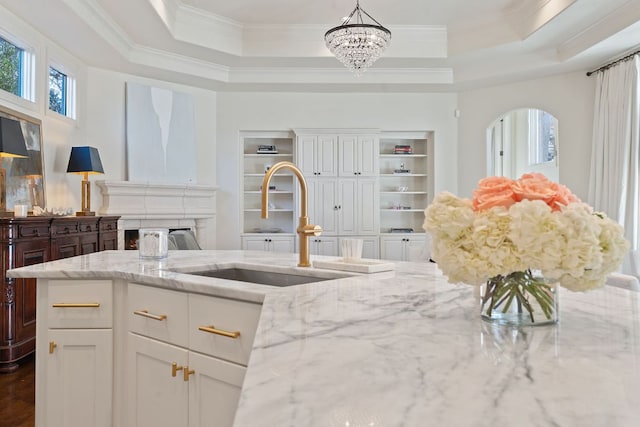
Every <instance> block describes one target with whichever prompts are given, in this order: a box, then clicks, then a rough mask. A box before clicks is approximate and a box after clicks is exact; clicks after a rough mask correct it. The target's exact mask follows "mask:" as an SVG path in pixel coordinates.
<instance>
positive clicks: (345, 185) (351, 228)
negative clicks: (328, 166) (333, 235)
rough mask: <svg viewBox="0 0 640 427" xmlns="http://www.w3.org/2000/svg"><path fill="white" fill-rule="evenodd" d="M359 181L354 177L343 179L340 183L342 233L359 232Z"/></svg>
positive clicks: (339, 211)
mask: <svg viewBox="0 0 640 427" xmlns="http://www.w3.org/2000/svg"><path fill="white" fill-rule="evenodd" d="M357 185H358V182H357V180H356V179H355V178H353V179H341V180H340V182H339V183H338V187H339V190H338V224H339V230H338V233H340V234H356V233H357V232H358V190H357Z"/></svg>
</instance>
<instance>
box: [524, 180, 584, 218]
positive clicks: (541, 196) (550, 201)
mask: <svg viewBox="0 0 640 427" xmlns="http://www.w3.org/2000/svg"><path fill="white" fill-rule="evenodd" d="M513 192H514V193H515V197H516V200H518V201H520V200H542V201H543V202H545V203H546V204H547V205H548V206H549V207H550V208H551V209H552V210H554V211H557V210H560V208H561V207H562V206H563V205H564V206H566V205H568V204H569V203H572V202H576V201H579V199H578V198H577V197H576V196H574V195H573V193H571V191H570V190H569V189H568V188H567V187H565V186H564V185H561V184H558V183H555V182H553V181H550V180H549V179H548V178H547V177H546V176H544V175H543V174H541V173H527V174H524V175H522V177H521V178H520V179H518V180H517V181H515V182H514V184H513Z"/></svg>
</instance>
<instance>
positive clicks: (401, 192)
mask: <svg viewBox="0 0 640 427" xmlns="http://www.w3.org/2000/svg"><path fill="white" fill-rule="evenodd" d="M380 194H394V195H395V194H407V195H414V196H415V195H422V194H427V192H426V191H381V192H380Z"/></svg>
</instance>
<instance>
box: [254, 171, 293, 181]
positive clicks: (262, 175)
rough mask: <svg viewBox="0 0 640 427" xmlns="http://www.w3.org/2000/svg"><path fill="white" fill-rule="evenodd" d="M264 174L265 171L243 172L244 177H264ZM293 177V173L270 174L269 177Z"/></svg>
mask: <svg viewBox="0 0 640 427" xmlns="http://www.w3.org/2000/svg"><path fill="white" fill-rule="evenodd" d="M265 175H266V173H264V172H263V173H245V174H244V176H246V177H258V176H259V177H261V178H264V176H265ZM291 177H293V175H290V174H282V175H272V176H271V179H272V180H273V179H276V178H291Z"/></svg>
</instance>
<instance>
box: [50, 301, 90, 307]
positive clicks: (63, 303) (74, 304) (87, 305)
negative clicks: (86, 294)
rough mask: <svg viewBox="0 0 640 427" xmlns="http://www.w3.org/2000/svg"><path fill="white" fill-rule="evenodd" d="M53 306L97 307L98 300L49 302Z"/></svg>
mask: <svg viewBox="0 0 640 427" xmlns="http://www.w3.org/2000/svg"><path fill="white" fill-rule="evenodd" d="M51 306H52V307H55V308H98V307H100V303H99V302H57V303H54V304H51Z"/></svg>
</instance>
